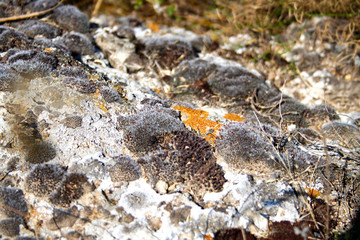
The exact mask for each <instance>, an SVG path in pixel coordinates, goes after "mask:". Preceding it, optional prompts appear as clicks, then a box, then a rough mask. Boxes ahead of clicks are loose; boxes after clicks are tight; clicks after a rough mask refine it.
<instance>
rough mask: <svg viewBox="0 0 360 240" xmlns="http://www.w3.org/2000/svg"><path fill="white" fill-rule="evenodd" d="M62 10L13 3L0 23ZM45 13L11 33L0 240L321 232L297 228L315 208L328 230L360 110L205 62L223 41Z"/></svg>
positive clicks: (125, 20)
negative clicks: (330, 190)
mask: <svg viewBox="0 0 360 240" xmlns="http://www.w3.org/2000/svg"><path fill="white" fill-rule="evenodd" d="M58 2H59V1H57V0H54V1H44V0H37V1H12V4H9V5H4V4H2V5H1V6H0V15H1V17H6V16H12V15H14V14H15V13H16V14H18V13H28V12H32V11H42V10H44V9H48V8H50V7H53V6H55V5H56V4H58ZM42 17H43V16H41V17H40V18H39V19H31V20H27V19H25V20H22V21H17V22H13V23H10V22H7V23H4V24H3V25H1V26H0V53H1V54H0V101H1V104H0V153H1V154H0V162H1V164H0V180H1V181H0V205H1V206H0V234H1V235H2V236H4V237H9V238H15V237H16V239H60V238H66V239H80V238H81V239H128V238H129V239H135V238H136V237H138V236H144V238H146V239H169V238H174V239H176V238H179V239H204V238H205V239H210V238H213V237H215V238H217V237H218V238H221V237H223V238H229V237H232V236H237V237H238V236H240V235H239V233H240V232H241V236H243V234H246V236H247V237H248V238H249V239H251V237H252V235H251V234H250V233H247V232H244V231H242V229H241V228H243V229H245V230H246V231H248V232H251V233H252V234H257V235H258V236H266V235H268V236H269V237H273V238H280V237H279V236H278V235H276V233H275V232H274V231H273V232H271V231H270V232H269V226H271V227H272V228H273V229H276V227H278V226H297V227H303V229H309V230H308V232H307V233H304V234H307V237H314V236H320V235H321V234H323V233H324V231H325V230H324V229H323V228H322V227H320V229H319V228H316V227H315V226H313V225H311V224H312V223H311V222H312V221H308V220H307V219H305V220H304V218H303V220H300V216H303V215H309V214H308V212H302V211H308V210H303V209H307V208H308V206H310V207H311V208H312V212H316V213H318V215H317V216H315V218H316V221H319V222H320V225H321V226H325V225H324V224H325V223H324V219H323V218H324V217H323V216H325V215H326V214H325V213H324V211H322V210H321V209H326V208H327V207H328V205H327V204H328V203H325V202H324V201H322V200H321V201H318V199H316V198H322V197H323V194H325V190H324V189H325V188H326V186H327V184H328V183H329V182H331V183H332V185H334V186H335V188H336V189H341V187H344V183H345V184H346V183H347V182H354V178H356V177H358V176H357V174H358V165H357V164H356V161H358V159H359V156H358V153H359V151H358V150H359V146H360V145H359V141H360V134H359V113H358V112H356V111H354V112H353V113H351V114H348V115H347V116H346V117H343V115H344V114H340V113H338V112H337V109H336V108H335V107H332V106H330V105H329V104H319V103H317V104H315V105H312V106H307V105H305V104H304V103H303V102H300V101H298V100H297V99H295V98H293V97H291V96H290V94H289V95H286V94H284V93H283V92H282V91H280V89H278V88H276V87H275V86H274V84H273V83H270V82H269V81H267V79H266V78H265V77H264V75H263V74H260V73H258V72H257V71H255V70H249V69H247V68H245V67H243V66H242V65H240V64H239V63H237V62H234V61H229V60H226V59H224V58H221V57H219V56H218V55H217V53H216V52H212V53H209V52H207V53H206V51H211V50H212V47H211V46H214V45H216V44H215V43H213V42H212V41H211V40H210V39H209V38H207V37H205V36H198V35H196V34H194V33H190V32H187V31H185V30H179V29H177V30H176V29H171V28H165V27H164V28H163V29H161V31H159V32H158V33H153V32H151V30H150V29H148V28H147V27H146V26H147V25H146V23H144V22H143V21H141V20H139V19H137V18H134V17H121V18H116V19H115V18H114V19H112V18H110V17H109V16H103V17H99V18H94V19H92V20H90V21H89V19H88V17H87V16H86V15H85V14H84V13H82V12H81V11H80V10H78V9H77V8H76V7H74V6H70V5H63V6H60V7H58V8H56V9H55V10H54V11H52V12H49V13H48V14H45V15H44V17H45V18H44V19H43V18H42ZM45 20H46V21H45ZM90 22H94V24H92V23H90ZM95 22H96V23H95ZM179 31H180V32H179ZM95 43H96V46H95ZM291 53H292V54H293V55H292V57H296V56H301V57H303V58H304V59H305V60H304V62H303V63H304V64H300V63H299V62H298V61H296V63H295V64H296V65H297V66H298V67H299V69H301V70H304V71H305V70H306V69H310V68H311V66H308V65H305V63H306V61H307V60H309V59H312V61H313V62H318V63H320V60H321V58H322V56H321V55H320V54H309V53H308V52H306V51H305V52H304V51H301V50H299V49H298V50H296V49H293V50H292V51H291ZM303 75H304V74H303ZM315 75H316V74H315V73H314V74H313V75H312V76H313V77H315ZM289 93H291V91H289ZM344 119H345V120H344ZM323 138H326V142H327V144H328V145H325V146H324V144H323V143H324V141H323ZM325 150H326V151H327V152H328V154H325ZM329 160H330V161H331V164H330V165H329V164H328V161H329ZM327 166H328V167H327ZM256 168H257V169H256ZM327 171H330V173H329V174H328V173H327ZM341 177H343V180H342V179H341ZM288 179H291V181H292V182H291V184H289V181H288ZM309 179H311V180H309ZM344 179H345V180H344ZM295 183H296V184H295ZM295 185H296V186H295ZM346 187H347V188H346V191H343V192H336V191H335V192H336V193H334V194H335V195H334V196H332V197H333V198H334V199H336V198H337V197H338V198H337V199H340V197H339V196H341V199H348V198H351V197H352V199H353V201H354V203H357V202H356V198H354V197H353V196H358V195H356V194H358V193H357V191H358V189H357V188H356V186H355V185H353V186H350V185H347V186H346ZM336 194H337V195H336ZM302 196H305V198H306V197H307V196H309V200H305V201H309V202H310V204H309V205H305V204H304V202H303V201H304V200H303V199H304V198H302ZM310 198H311V199H310ZM315 199H316V200H315ZM339 201H340V200H339ZM304 206H307V207H304ZM319 209H320V210H319ZM330 209H331V206H330ZM344 212H346V211H344ZM338 215H339V216H343V215H342V214H338ZM320 216H321V217H320ZM331 216H335V214H332V213H331ZM347 217H348V215H346V217H343V219H342V220H343V222H346V220H347V219H346V218H347ZM296 221H298V222H296ZM274 222H279V224H278V225H277V224H276V223H274ZM290 222H291V223H290ZM309 222H310V223H309ZM331 224H332V222H331ZM332 226H333V225H331V227H332ZM319 232H320V233H319ZM36 234H37V235H36ZM271 234H272V235H271ZM288 234H290V235H289V236H293V235H294V233H293V232H291V231H289V233H288ZM291 234H292V235H291ZM305 237H306V236H305Z"/></svg>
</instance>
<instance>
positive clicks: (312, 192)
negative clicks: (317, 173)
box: [305, 188, 322, 199]
mask: <svg viewBox="0 0 360 240" xmlns="http://www.w3.org/2000/svg"><path fill="white" fill-rule="evenodd" d="M305 192H306V193H307V195H308V196H309V197H310V198H312V199H316V198H318V197H322V194H321V192H319V190H316V189H313V188H305Z"/></svg>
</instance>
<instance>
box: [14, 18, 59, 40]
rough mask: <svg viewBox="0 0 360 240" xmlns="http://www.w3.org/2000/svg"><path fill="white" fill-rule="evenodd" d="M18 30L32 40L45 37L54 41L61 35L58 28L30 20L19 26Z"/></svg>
mask: <svg viewBox="0 0 360 240" xmlns="http://www.w3.org/2000/svg"><path fill="white" fill-rule="evenodd" d="M18 30H19V31H21V32H23V33H25V34H26V35H28V36H29V37H31V38H35V37H36V36H43V37H45V38H48V39H52V38H55V37H57V36H59V35H60V34H61V31H60V29H58V28H57V27H55V26H53V25H50V24H47V23H45V22H40V21H38V20H28V21H26V22H24V23H22V24H21V25H19V27H18Z"/></svg>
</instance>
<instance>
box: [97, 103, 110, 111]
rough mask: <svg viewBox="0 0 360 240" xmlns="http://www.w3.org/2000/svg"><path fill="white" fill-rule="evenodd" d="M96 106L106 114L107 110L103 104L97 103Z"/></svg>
mask: <svg viewBox="0 0 360 240" xmlns="http://www.w3.org/2000/svg"><path fill="white" fill-rule="evenodd" d="M96 105H97V106H98V107H99V108H100V109H101V110H103V111H104V112H107V110H108V108H107V107H106V106H105V105H104V104H103V103H101V102H98V103H96Z"/></svg>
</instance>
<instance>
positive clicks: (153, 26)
mask: <svg viewBox="0 0 360 240" xmlns="http://www.w3.org/2000/svg"><path fill="white" fill-rule="evenodd" d="M146 26H147V27H148V28H150V29H151V31H153V32H158V31H159V30H160V26H159V24H156V23H154V22H148V23H147V24H146Z"/></svg>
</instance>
